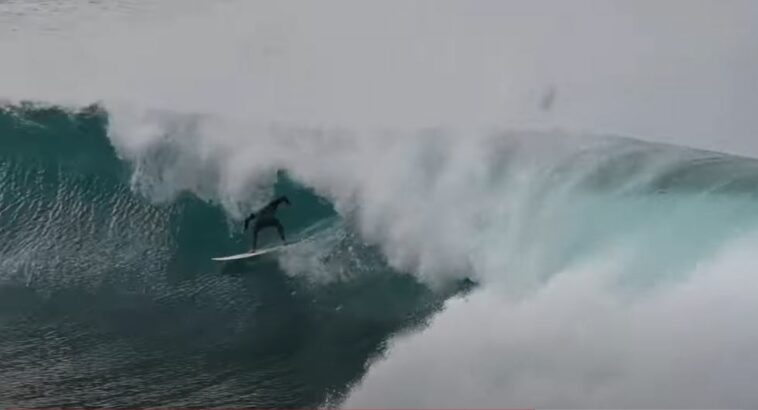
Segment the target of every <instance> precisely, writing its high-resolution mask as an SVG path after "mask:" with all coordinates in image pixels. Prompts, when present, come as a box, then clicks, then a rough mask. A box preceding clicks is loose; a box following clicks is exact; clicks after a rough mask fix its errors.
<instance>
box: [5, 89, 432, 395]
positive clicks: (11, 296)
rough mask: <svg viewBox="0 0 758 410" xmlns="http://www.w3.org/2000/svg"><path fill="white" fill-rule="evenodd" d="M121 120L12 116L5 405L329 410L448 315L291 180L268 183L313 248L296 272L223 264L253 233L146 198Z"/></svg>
mask: <svg viewBox="0 0 758 410" xmlns="http://www.w3.org/2000/svg"><path fill="white" fill-rule="evenodd" d="M108 124H109V118H108V114H107V113H106V112H105V111H103V110H102V109H101V108H100V107H87V108H84V109H80V110H75V111H72V110H65V109H62V108H58V107H43V106H35V105H30V104H25V105H20V106H7V107H5V108H4V109H2V111H0V321H1V322H2V328H3V337H2V338H1V339H0V361H2V362H3V366H2V370H0V386H1V387H0V402H4V403H7V404H11V403H12V404H14V405H22V406H53V405H64V406H78V405H82V406H83V405H99V406H152V405H208V404H211V403H212V404H214V405H229V406H236V405H245V406H256V407H257V406H260V407H275V406H286V407H305V406H315V405H317V404H321V403H324V402H326V401H327V400H335V399H337V398H339V397H341V396H342V395H343V394H345V392H346V391H347V390H346V389H347V388H348V386H349V385H350V384H351V383H352V382H354V381H355V380H356V379H357V378H358V377H360V375H361V374H362V373H363V371H364V365H365V362H366V360H368V359H370V358H372V357H374V356H376V355H377V354H379V353H380V352H381V351H382V349H383V344H384V343H385V341H386V339H387V338H388V337H389V335H391V334H393V333H395V332H397V331H399V330H401V329H405V328H408V327H413V326H417V325H418V324H420V323H422V322H423V321H424V320H425V318H426V317H427V316H428V315H429V314H430V313H431V312H433V311H435V310H436V309H438V308H439V307H440V302H441V300H442V299H443V297H444V296H442V295H440V294H437V293H432V292H430V291H429V290H427V289H426V288H425V287H423V286H421V285H420V284H418V283H417V282H416V281H414V280H413V279H411V278H410V277H409V276H407V275H401V274H398V273H396V272H394V271H393V270H392V269H390V268H389V267H388V266H387V265H386V263H385V262H384V261H383V259H382V258H381V257H380V255H379V254H378V253H377V251H376V250H375V249H372V248H371V247H367V246H364V245H362V243H361V242H360V241H359V240H357V239H356V238H355V234H354V233H353V232H351V231H350V229H349V228H348V227H347V226H346V225H345V224H344V222H343V221H342V220H341V218H339V217H338V216H337V214H336V213H335V212H334V210H333V208H332V206H331V205H330V204H329V203H328V202H326V201H325V200H324V199H322V198H320V197H318V196H317V195H315V194H314V193H313V192H312V191H310V190H308V189H306V188H304V187H302V186H300V185H298V184H296V183H294V182H293V181H292V180H290V179H288V178H287V177H286V175H284V174H280V175H279V177H278V180H277V181H276V182H275V183H274V184H273V188H272V187H269V188H270V189H271V192H276V193H283V194H287V195H288V196H289V197H290V198H291V200H292V201H293V203H294V204H295V205H296V206H295V207H293V208H292V210H291V211H289V210H285V211H284V212H282V220H283V222H284V223H285V225H286V226H287V228H288V232H289V233H290V235H298V234H300V235H307V237H308V238H309V239H308V240H306V241H305V242H303V243H302V244H301V245H300V246H298V247H295V248H294V249H293V250H292V251H290V254H288V256H286V257H283V258H288V260H291V261H290V262H289V266H290V269H289V271H288V273H289V275H288V274H287V273H285V272H284V271H283V270H282V269H281V268H280V267H279V266H280V265H279V264H278V263H277V262H276V261H275V260H271V259H268V260H264V261H262V262H260V263H254V264H229V265H225V266H220V265H219V264H216V263H213V262H211V261H210V258H211V257H212V256H219V255H225V254H231V253H234V252H237V251H239V250H241V249H246V247H247V246H249V243H250V238H249V237H247V236H246V235H245V234H243V232H241V229H240V228H239V223H238V222H239V221H238V220H232V218H231V217H230V216H229V213H228V212H225V210H224V209H223V208H222V207H221V206H219V205H218V204H217V203H213V202H212V201H203V200H201V199H199V198H198V197H197V196H195V195H192V194H190V193H180V194H177V195H176V196H175V197H173V198H171V199H166V198H162V199H163V200H162V201H159V200H156V199H154V198H153V199H151V198H148V197H146V196H144V195H142V194H140V193H139V192H140V191H139V188H138V185H139V184H137V183H136V182H135V180H134V178H133V176H134V175H136V174H135V167H134V165H133V164H130V163H128V162H125V161H123V160H122V159H120V158H119V156H118V154H117V153H116V151H115V150H114V148H113V146H112V145H111V143H110V142H109V140H108V138H107V136H106V133H107V128H108ZM153 155H157V156H159V157H160V158H161V159H160V160H159V161H160V162H162V163H165V161H168V160H169V159H168V158H170V157H171V153H170V152H162V153H154V154H153ZM274 179H275V180H276V179H277V177H276V175H275V176H274ZM262 239H263V240H264V241H265V240H272V239H273V236H267V235H264V236H263V238H262Z"/></svg>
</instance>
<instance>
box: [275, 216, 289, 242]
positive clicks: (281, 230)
mask: <svg viewBox="0 0 758 410" xmlns="http://www.w3.org/2000/svg"><path fill="white" fill-rule="evenodd" d="M273 225H274V226H275V227H276V230H277V231H278V232H279V237H280V238H282V242H287V238H285V237H284V227H283V226H282V223H281V222H279V220H278V219H275V220H274V221H273Z"/></svg>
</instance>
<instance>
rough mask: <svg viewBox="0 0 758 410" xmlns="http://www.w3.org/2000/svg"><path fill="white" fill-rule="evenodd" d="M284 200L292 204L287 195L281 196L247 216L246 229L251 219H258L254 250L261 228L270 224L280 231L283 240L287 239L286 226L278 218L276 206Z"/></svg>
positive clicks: (254, 231) (254, 230)
mask: <svg viewBox="0 0 758 410" xmlns="http://www.w3.org/2000/svg"><path fill="white" fill-rule="evenodd" d="M282 202H284V203H285V204H287V205H290V201H289V199H287V197H286V196H280V197H279V198H276V199H274V200H273V201H271V202H269V203H268V205H266V206H264V207H263V208H261V209H260V210H259V211H258V212H253V213H252V214H250V216H248V217H247V218H245V230H247V227H248V225H249V224H250V221H252V220H253V219H256V221H255V224H254V225H253V250H255V248H256V247H257V246H258V232H259V231H260V230H261V229H263V228H267V227H270V226H271V227H274V228H276V230H277V231H278V232H279V237H281V238H282V242H285V241H286V239H285V237H284V227H283V226H282V224H281V222H279V220H278V219H276V208H277V207H278V206H279V205H281V204H282Z"/></svg>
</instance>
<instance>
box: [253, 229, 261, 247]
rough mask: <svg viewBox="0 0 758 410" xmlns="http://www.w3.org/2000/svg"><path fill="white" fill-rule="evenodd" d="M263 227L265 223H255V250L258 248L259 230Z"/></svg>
mask: <svg viewBox="0 0 758 410" xmlns="http://www.w3.org/2000/svg"><path fill="white" fill-rule="evenodd" d="M263 228H264V226H263V225H261V224H255V228H254V229H253V250H256V249H257V248H258V232H260V230H261V229H263Z"/></svg>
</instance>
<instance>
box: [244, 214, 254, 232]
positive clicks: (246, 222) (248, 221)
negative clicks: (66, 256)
mask: <svg viewBox="0 0 758 410" xmlns="http://www.w3.org/2000/svg"><path fill="white" fill-rule="evenodd" d="M253 219H255V212H253V213H252V214H250V216H248V217H247V218H245V230H247V226H248V225H250V221H252V220H253Z"/></svg>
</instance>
